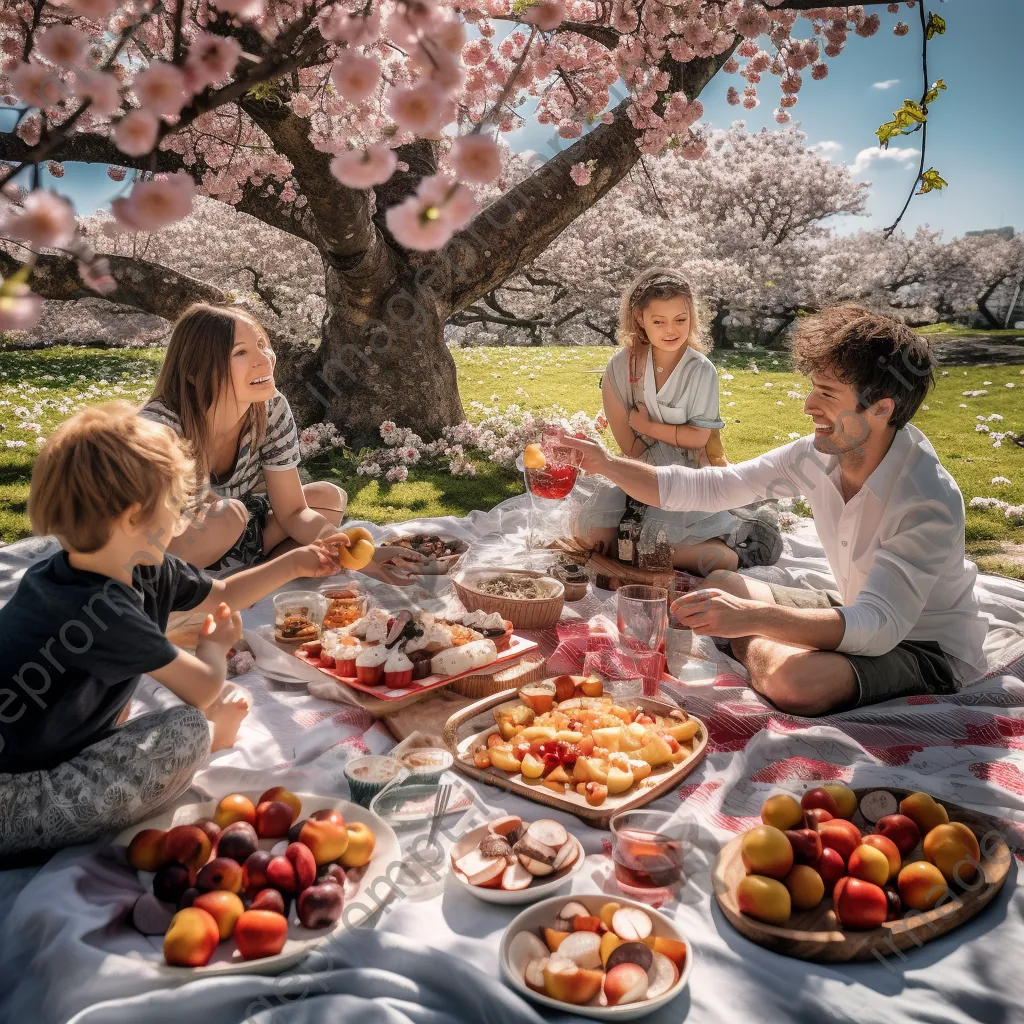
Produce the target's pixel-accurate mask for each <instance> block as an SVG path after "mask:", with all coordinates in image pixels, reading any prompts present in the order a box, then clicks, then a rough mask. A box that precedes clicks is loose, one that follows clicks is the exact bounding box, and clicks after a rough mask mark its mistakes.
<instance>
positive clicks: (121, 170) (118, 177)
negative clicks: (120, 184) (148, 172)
mask: <svg viewBox="0 0 1024 1024" xmlns="http://www.w3.org/2000/svg"><path fill="white" fill-rule="evenodd" d="M127 176H128V170H127V168H125V167H113V166H111V167H108V168H107V177H108V178H109V179H110V180H111V181H124V179H125V178H126V177H127Z"/></svg>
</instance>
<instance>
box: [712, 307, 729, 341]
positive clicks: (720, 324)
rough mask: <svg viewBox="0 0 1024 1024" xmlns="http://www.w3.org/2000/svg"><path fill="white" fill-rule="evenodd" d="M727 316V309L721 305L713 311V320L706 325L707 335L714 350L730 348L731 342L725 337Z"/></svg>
mask: <svg viewBox="0 0 1024 1024" xmlns="http://www.w3.org/2000/svg"><path fill="white" fill-rule="evenodd" d="M728 315H729V309H728V307H727V306H726V305H725V304H724V303H723V304H721V305H719V307H718V309H717V310H715V316H714V319H713V320H712V321H711V323H710V324H708V333H709V334H710V335H711V343H712V345H713V346H714V347H715V348H732V347H733V345H732V342H730V341H729V339H728V338H727V337H726V335H725V323H724V321H725V318H726V317H727V316H728Z"/></svg>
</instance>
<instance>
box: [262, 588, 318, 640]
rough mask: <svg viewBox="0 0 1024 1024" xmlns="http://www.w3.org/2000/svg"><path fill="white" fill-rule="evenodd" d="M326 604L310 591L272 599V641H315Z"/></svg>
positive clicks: (285, 594)
mask: <svg viewBox="0 0 1024 1024" xmlns="http://www.w3.org/2000/svg"><path fill="white" fill-rule="evenodd" d="M326 610H327V602H326V601H325V600H324V598H323V596H322V595H321V594H317V593H315V592H314V591H312V590H293V591H289V592H287V593H284V594H277V595H276V596H275V597H274V639H275V640H276V641H277V642H278V643H281V644H302V643H306V642H307V641H309V640H317V639H319V637H320V633H321V630H322V627H323V621H324V612H325V611H326Z"/></svg>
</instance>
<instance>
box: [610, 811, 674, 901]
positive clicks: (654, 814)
mask: <svg viewBox="0 0 1024 1024" xmlns="http://www.w3.org/2000/svg"><path fill="white" fill-rule="evenodd" d="M610 828H611V833H612V861H613V863H614V865H615V881H616V882H617V883H618V886H619V888H620V889H621V890H622V891H623V893H625V894H626V895H627V896H631V897H632V898H633V899H638V900H642V901H643V902H645V903H650V904H651V905H652V906H661V904H663V903H665V902H666V901H668V900H671V899H674V898H675V897H676V894H677V893H678V891H679V889H680V887H681V884H682V881H683V838H682V823H681V822H678V821H673V816H672V815H670V814H666V813H665V812H664V811H645V810H637V811H623V812H622V813H620V814H616V815H615V816H614V817H613V818H612V820H611V822H610Z"/></svg>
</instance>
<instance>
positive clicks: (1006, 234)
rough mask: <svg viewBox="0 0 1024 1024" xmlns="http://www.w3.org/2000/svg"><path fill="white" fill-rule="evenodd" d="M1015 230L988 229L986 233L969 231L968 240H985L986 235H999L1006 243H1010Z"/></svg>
mask: <svg viewBox="0 0 1024 1024" xmlns="http://www.w3.org/2000/svg"><path fill="white" fill-rule="evenodd" d="M1014 233H1015V232H1014V230H1013V228H986V229H985V230H984V231H968V232H967V237H968V238H983V237H984V236H985V235H998V236H999V237H1000V238H1001V239H1002V240H1003V241H1004V242H1009V241H1010V240H1011V239H1012V238H1013V236H1014Z"/></svg>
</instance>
